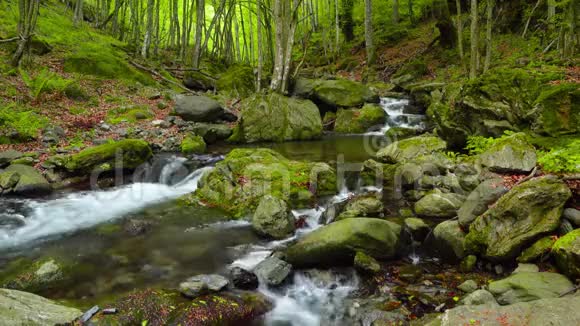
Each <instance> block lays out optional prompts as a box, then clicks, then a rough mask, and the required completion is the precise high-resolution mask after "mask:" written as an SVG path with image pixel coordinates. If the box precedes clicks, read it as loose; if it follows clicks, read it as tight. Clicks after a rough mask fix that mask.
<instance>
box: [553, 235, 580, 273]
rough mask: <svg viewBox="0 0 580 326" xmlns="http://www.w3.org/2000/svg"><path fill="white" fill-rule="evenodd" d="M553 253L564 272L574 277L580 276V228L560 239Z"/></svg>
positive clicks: (555, 244)
mask: <svg viewBox="0 0 580 326" xmlns="http://www.w3.org/2000/svg"><path fill="white" fill-rule="evenodd" d="M552 254H553V255H554V257H556V263H557V265H558V268H559V269H560V270H561V271H562V272H563V273H564V274H566V275H568V276H569V277H571V278H572V279H577V278H580V229H576V230H574V231H572V232H570V233H568V234H566V235H565V236H563V237H561V238H560V239H558V241H556V243H554V246H553V247H552Z"/></svg>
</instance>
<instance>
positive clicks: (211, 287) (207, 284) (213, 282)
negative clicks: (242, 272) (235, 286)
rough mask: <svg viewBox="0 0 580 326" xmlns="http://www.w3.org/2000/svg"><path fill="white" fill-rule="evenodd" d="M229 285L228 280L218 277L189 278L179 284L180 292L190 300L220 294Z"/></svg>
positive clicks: (212, 275) (211, 275)
mask: <svg viewBox="0 0 580 326" xmlns="http://www.w3.org/2000/svg"><path fill="white" fill-rule="evenodd" d="M228 284H229V281H228V279H227V278H225V277H223V276H221V275H216V274H210V275H197V276H193V277H190V278H188V279H187V280H186V281H185V282H182V283H180V284H179V292H181V294H183V295H185V296H186V297H189V298H195V297H198V296H200V295H203V294H208V293H214V292H219V291H221V290H223V289H225V288H226V287H227V286H228Z"/></svg>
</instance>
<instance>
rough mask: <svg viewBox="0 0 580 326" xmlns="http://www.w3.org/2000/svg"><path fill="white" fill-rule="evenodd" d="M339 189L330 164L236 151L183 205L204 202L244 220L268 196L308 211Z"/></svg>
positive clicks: (264, 152)
mask: <svg viewBox="0 0 580 326" xmlns="http://www.w3.org/2000/svg"><path fill="white" fill-rule="evenodd" d="M336 187H337V186H336V173H335V171H334V170H333V169H332V168H330V166H328V165H327V164H324V163H309V162H299V161H290V160H288V159H286V158H285V157H283V156H282V155H280V154H279V153H277V152H275V151H272V150H270V149H263V148H258V149H234V150H233V151H231V152H230V153H229V154H228V155H227V156H226V158H225V159H224V160H223V161H221V162H219V163H218V164H216V167H215V168H214V169H213V170H212V171H210V172H208V173H206V174H205V175H204V176H203V177H202V179H201V181H200V184H199V188H198V190H197V191H196V192H195V193H194V194H192V195H188V196H185V197H184V198H182V202H183V203H185V204H195V203H196V202H199V201H201V202H203V203H205V204H207V205H209V206H215V207H219V208H222V209H224V210H225V211H227V212H228V213H229V214H230V215H232V216H234V217H243V216H245V215H246V214H250V213H252V212H253V211H254V210H255V208H256V207H257V206H258V203H259V201H260V199H261V198H262V197H263V196H264V195H266V194H269V195H272V196H274V197H277V198H280V199H283V200H285V201H286V202H288V203H289V204H290V206H292V207H304V206H307V205H309V204H311V203H312V201H313V200H314V199H315V198H316V197H319V196H324V195H330V194H334V193H335V192H336Z"/></svg>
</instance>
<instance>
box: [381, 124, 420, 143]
mask: <svg viewBox="0 0 580 326" xmlns="http://www.w3.org/2000/svg"><path fill="white" fill-rule="evenodd" d="M419 133H420V130H417V129H412V128H405V127H393V128H389V130H387V131H386V132H385V136H386V137H387V138H388V139H389V140H390V141H398V140H403V139H407V138H412V137H415V136H417V135H419Z"/></svg>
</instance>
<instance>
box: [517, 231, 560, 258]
mask: <svg viewBox="0 0 580 326" xmlns="http://www.w3.org/2000/svg"><path fill="white" fill-rule="evenodd" d="M555 241H556V239H555V238H554V237H551V236H549V237H543V238H541V239H540V240H538V241H536V242H535V243H534V244H533V245H531V246H530V247H529V248H527V249H526V250H524V251H523V252H522V254H521V255H520V256H519V257H518V259H517V261H518V262H520V263H530V262H533V261H536V260H543V259H542V258H544V257H546V256H548V255H549V254H550V251H551V250H552V246H553V245H554V242H555Z"/></svg>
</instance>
